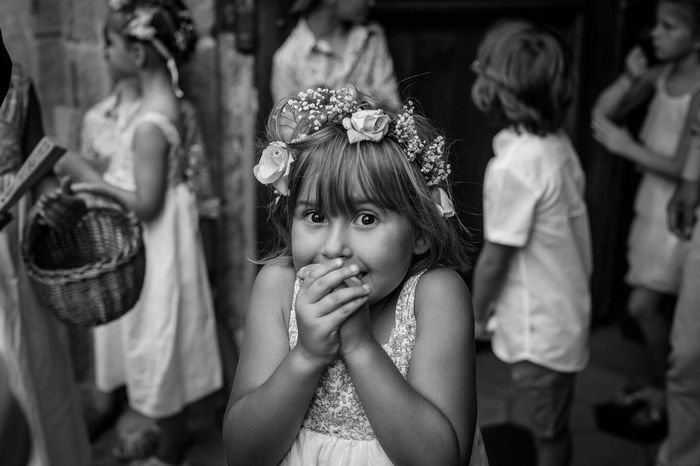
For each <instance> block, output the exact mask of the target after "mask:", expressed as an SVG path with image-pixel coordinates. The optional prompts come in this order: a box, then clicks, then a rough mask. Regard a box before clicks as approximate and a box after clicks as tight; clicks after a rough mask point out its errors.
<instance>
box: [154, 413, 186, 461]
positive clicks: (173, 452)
mask: <svg viewBox="0 0 700 466" xmlns="http://www.w3.org/2000/svg"><path fill="white" fill-rule="evenodd" d="M185 413H186V412H185V410H182V411H180V412H179V413H177V414H175V415H173V416H169V417H164V418H160V419H157V420H156V423H157V424H158V427H159V428H160V443H159V444H158V451H157V452H156V456H157V457H158V458H160V459H161V460H163V461H166V462H168V463H173V464H178V463H179V462H180V461H182V459H183V457H184V456H185V450H186V449H187V443H188V440H189V434H188V432H187V416H186V414H185Z"/></svg>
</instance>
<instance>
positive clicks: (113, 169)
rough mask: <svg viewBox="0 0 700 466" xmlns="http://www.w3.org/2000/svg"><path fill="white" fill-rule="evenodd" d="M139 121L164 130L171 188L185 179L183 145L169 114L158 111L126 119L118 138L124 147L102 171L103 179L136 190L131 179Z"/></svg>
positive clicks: (114, 154)
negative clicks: (167, 144)
mask: <svg viewBox="0 0 700 466" xmlns="http://www.w3.org/2000/svg"><path fill="white" fill-rule="evenodd" d="M142 123H153V124H154V125H156V126H158V128H160V130H161V131H162V132H163V135H164V136H165V138H166V139H167V141H168V142H169V143H170V149H169V153H168V177H167V181H168V186H170V187H172V186H175V185H177V184H178V183H181V182H183V181H184V157H183V156H182V153H181V151H182V145H181V142H180V132H179V131H178V129H177V128H176V127H175V125H174V124H173V123H172V121H170V119H169V118H168V117H166V116H165V115H163V114H161V113H157V112H146V113H142V114H140V115H137V116H136V117H135V118H134V119H133V120H132V121H130V122H128V123H127V124H126V125H125V126H124V127H123V129H122V131H121V135H120V141H121V144H122V148H123V150H119V151H116V152H114V153H113V158H112V160H111V163H110V166H109V168H108V169H107V172H106V173H105V176H104V178H105V180H106V181H108V182H109V183H112V184H114V185H117V186H119V187H121V188H123V189H128V190H131V191H133V190H135V189H136V182H135V180H134V151H133V149H132V148H133V142H134V133H135V131H136V129H137V128H138V126H139V125H140V124H142Z"/></svg>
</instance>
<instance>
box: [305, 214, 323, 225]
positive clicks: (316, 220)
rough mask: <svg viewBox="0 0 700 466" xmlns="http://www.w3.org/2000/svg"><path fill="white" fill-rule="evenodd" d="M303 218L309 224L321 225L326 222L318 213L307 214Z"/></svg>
mask: <svg viewBox="0 0 700 466" xmlns="http://www.w3.org/2000/svg"><path fill="white" fill-rule="evenodd" d="M305 217H306V220H308V221H309V222H311V223H323V222H324V221H325V220H326V218H325V217H324V216H323V215H321V214H319V213H318V212H308V213H307V214H306V215H305Z"/></svg>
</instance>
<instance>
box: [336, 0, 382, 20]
mask: <svg viewBox="0 0 700 466" xmlns="http://www.w3.org/2000/svg"><path fill="white" fill-rule="evenodd" d="M335 3H336V4H335V8H336V10H335V12H336V16H337V17H338V19H340V20H341V21H347V22H350V23H363V22H365V21H366V20H367V15H368V14H369V9H370V8H371V7H372V6H373V5H374V0H336V2H335Z"/></svg>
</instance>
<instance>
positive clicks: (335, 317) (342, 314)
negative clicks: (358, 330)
mask: <svg viewBox="0 0 700 466" xmlns="http://www.w3.org/2000/svg"><path fill="white" fill-rule="evenodd" d="M367 298H368V295H365V296H360V297H359V298H355V299H353V300H352V301H350V302H347V303H345V304H343V305H342V306H340V307H339V308H337V309H335V310H334V311H333V312H331V313H329V314H327V315H326V316H325V318H326V319H327V321H328V325H330V326H331V328H339V327H340V326H341V325H343V323H344V322H345V321H346V320H347V319H348V317H350V316H351V315H353V314H354V313H355V312H357V310H358V309H360V308H361V307H362V306H363V305H364V304H365V303H366V302H367Z"/></svg>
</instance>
